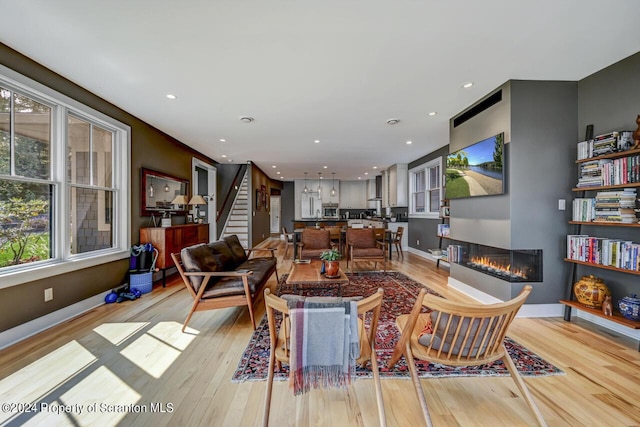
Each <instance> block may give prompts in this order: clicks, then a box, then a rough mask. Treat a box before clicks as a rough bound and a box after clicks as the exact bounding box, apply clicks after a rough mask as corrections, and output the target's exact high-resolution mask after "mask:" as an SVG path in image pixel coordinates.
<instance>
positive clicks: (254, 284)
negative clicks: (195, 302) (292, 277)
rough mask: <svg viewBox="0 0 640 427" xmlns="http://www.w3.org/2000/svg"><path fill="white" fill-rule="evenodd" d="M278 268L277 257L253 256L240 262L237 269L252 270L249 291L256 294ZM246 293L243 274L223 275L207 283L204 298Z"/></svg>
mask: <svg viewBox="0 0 640 427" xmlns="http://www.w3.org/2000/svg"><path fill="white" fill-rule="evenodd" d="M275 269H276V259H275V258H271V257H268V258H266V257H265V258H252V259H249V260H247V261H246V262H244V263H242V264H240V265H239V266H238V268H237V269H236V270H250V271H252V272H253V274H250V275H248V276H247V282H248V284H249V291H250V292H251V295H252V296H253V295H255V294H256V291H257V290H258V289H259V288H260V287H261V286H262V284H263V283H264V282H265V281H266V280H267V279H268V278H269V277H270V276H271V274H273V272H274V271H275ZM243 293H244V283H243V282H242V277H241V276H229V277H222V278H220V280H218V281H217V282H215V283H212V284H207V289H206V290H205V291H204V294H203V295H202V298H216V297H221V296H225V295H239V294H243Z"/></svg>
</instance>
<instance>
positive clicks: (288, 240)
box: [282, 227, 293, 259]
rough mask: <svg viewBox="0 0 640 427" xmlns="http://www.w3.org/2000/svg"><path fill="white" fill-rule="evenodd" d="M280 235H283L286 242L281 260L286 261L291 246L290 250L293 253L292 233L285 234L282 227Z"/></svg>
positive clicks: (285, 229) (284, 229) (285, 231)
mask: <svg viewBox="0 0 640 427" xmlns="http://www.w3.org/2000/svg"><path fill="white" fill-rule="evenodd" d="M282 234H283V235H284V239H285V242H286V245H285V247H284V255H282V259H286V258H287V251H288V250H289V246H291V249H292V252H293V233H287V227H282Z"/></svg>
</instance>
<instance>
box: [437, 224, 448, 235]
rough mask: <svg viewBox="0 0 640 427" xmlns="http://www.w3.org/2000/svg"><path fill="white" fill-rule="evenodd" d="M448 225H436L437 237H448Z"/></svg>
mask: <svg viewBox="0 0 640 427" xmlns="http://www.w3.org/2000/svg"><path fill="white" fill-rule="evenodd" d="M449 231H450V229H449V224H438V236H439V237H449Z"/></svg>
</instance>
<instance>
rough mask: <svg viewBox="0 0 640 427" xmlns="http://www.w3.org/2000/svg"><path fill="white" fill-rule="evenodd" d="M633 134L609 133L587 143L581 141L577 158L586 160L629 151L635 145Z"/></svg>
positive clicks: (627, 132) (629, 132) (626, 132)
mask: <svg viewBox="0 0 640 427" xmlns="http://www.w3.org/2000/svg"><path fill="white" fill-rule="evenodd" d="M632 134H633V132H631V131H621V132H609V133H605V134H602V135H598V136H596V137H594V138H593V139H589V140H587V141H581V142H579V143H578V145H577V158H578V160H584V159H589V158H592V157H598V156H602V155H605V154H611V153H619V152H623V151H627V150H629V149H631V147H633V145H634V141H633V136H632Z"/></svg>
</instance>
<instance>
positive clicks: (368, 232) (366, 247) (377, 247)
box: [346, 228, 387, 272]
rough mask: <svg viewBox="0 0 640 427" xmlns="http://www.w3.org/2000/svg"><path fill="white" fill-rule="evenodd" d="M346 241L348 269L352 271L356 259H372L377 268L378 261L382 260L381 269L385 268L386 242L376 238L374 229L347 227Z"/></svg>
mask: <svg viewBox="0 0 640 427" xmlns="http://www.w3.org/2000/svg"><path fill="white" fill-rule="evenodd" d="M346 241H347V268H349V261H351V270H350V271H352V272H353V263H354V262H357V261H373V262H374V263H375V264H374V268H377V266H378V262H382V263H383V270H386V269H387V244H386V243H385V242H381V241H379V240H377V239H376V235H375V229H373V228H360V229H357V228H348V229H347V236H346Z"/></svg>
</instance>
